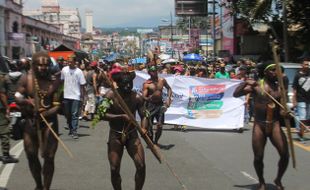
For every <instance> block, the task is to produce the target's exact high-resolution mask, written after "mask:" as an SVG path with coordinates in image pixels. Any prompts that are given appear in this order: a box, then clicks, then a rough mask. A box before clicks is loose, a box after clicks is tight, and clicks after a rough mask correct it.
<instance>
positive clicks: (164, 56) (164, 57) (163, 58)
mask: <svg viewBox="0 0 310 190" xmlns="http://www.w3.org/2000/svg"><path fill="white" fill-rule="evenodd" d="M158 57H159V59H161V60H165V59H169V58H170V57H171V56H170V55H168V54H164V53H163V54H160V55H159V56H158Z"/></svg>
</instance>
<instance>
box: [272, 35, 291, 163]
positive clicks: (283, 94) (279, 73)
mask: <svg viewBox="0 0 310 190" xmlns="http://www.w3.org/2000/svg"><path fill="white" fill-rule="evenodd" d="M272 53H273V59H274V62H275V64H276V72H277V77H278V83H279V85H280V90H281V104H282V106H283V110H284V112H285V113H288V109H287V105H286V103H287V98H286V90H285V88H284V83H283V74H282V70H281V66H280V62H279V57H278V54H277V45H276V43H275V42H274V41H273V42H272ZM284 122H285V126H286V129H287V136H288V140H289V146H290V150H291V154H292V160H293V168H296V158H295V151H294V145H293V139H292V133H291V124H290V120H289V119H288V118H286V117H284Z"/></svg>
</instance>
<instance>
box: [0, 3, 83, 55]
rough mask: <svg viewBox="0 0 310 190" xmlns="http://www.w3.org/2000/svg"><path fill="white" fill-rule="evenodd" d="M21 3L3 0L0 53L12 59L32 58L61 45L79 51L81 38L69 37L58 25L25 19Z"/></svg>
mask: <svg viewBox="0 0 310 190" xmlns="http://www.w3.org/2000/svg"><path fill="white" fill-rule="evenodd" d="M22 9H23V6H22V4H21V2H20V1H18V0H14V1H13V0H0V52H1V55H5V56H8V57H10V58H12V59H20V58H21V57H25V56H32V54H33V53H35V52H37V51H41V50H50V49H53V48H55V47H57V46H58V45H60V44H66V45H69V46H72V47H75V48H77V44H78V43H79V38H75V37H72V36H66V35H64V34H63V33H62V32H61V29H60V28H59V27H57V26H55V25H51V24H48V23H46V22H43V21H40V20H36V19H34V18H31V17H28V16H24V15H23V14H22Z"/></svg>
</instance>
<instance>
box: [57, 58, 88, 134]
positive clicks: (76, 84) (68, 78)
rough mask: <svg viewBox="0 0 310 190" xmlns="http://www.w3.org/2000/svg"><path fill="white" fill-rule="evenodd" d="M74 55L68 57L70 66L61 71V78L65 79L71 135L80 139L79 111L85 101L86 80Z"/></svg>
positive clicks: (68, 122)
mask: <svg viewBox="0 0 310 190" xmlns="http://www.w3.org/2000/svg"><path fill="white" fill-rule="evenodd" d="M77 64H78V62H77V60H76V57H75V56H74V55H72V56H71V57H70V58H69V59H68V66H65V67H64V68H63V69H62V71H61V80H63V81H64V106H65V115H66V118H67V124H68V126H69V135H70V136H72V138H74V139H78V138H79V136H78V133H77V130H78V126H79V114H80V113H79V112H80V107H81V105H82V103H83V102H84V95H85V84H86V80H85V77H84V75H83V72H82V70H81V69H79V68H78V67H77Z"/></svg>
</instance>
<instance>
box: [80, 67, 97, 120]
mask: <svg viewBox="0 0 310 190" xmlns="http://www.w3.org/2000/svg"><path fill="white" fill-rule="evenodd" d="M98 74H99V70H98V69H97V62H96V61H93V62H92V63H91V64H90V69H89V70H88V71H87V74H86V105H85V107H84V113H83V116H82V118H83V119H84V120H86V121H88V120H93V118H94V114H95V110H96V97H98V96H99V92H98V82H97V76H98ZM88 114H90V116H91V118H90V119H89V118H88Z"/></svg>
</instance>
